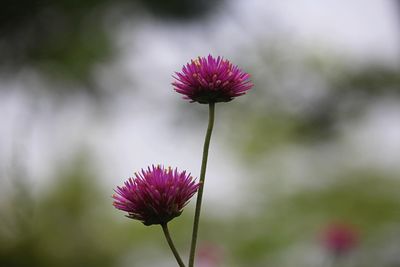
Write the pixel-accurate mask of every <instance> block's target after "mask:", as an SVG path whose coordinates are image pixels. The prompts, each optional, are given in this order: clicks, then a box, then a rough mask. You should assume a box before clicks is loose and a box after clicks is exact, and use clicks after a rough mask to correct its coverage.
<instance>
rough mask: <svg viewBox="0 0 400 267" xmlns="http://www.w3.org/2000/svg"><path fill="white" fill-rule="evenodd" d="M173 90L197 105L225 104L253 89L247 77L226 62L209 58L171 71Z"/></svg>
mask: <svg viewBox="0 0 400 267" xmlns="http://www.w3.org/2000/svg"><path fill="white" fill-rule="evenodd" d="M175 74H176V76H173V78H174V79H175V81H174V82H173V83H172V85H173V87H174V90H175V91H176V92H178V93H180V94H182V95H184V97H183V98H184V99H188V100H191V102H199V103H201V104H208V103H217V102H229V101H231V100H232V99H234V98H235V97H237V96H241V95H244V94H245V93H246V92H247V91H248V90H250V89H251V87H253V83H252V82H251V81H250V74H248V73H246V72H243V71H242V70H241V69H239V67H238V66H234V65H233V64H232V63H231V62H229V61H228V60H226V59H224V58H222V57H217V58H214V57H213V56H211V55H208V57H207V58H205V57H198V58H196V59H194V60H191V62H189V63H187V64H186V65H185V66H183V67H182V71H181V72H175Z"/></svg>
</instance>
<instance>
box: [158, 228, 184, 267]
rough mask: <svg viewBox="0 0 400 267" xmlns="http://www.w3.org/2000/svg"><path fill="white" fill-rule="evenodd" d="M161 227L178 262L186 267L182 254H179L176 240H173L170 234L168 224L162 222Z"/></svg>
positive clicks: (182, 266) (180, 265)
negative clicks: (175, 243)
mask: <svg viewBox="0 0 400 267" xmlns="http://www.w3.org/2000/svg"><path fill="white" fill-rule="evenodd" d="M161 227H162V229H163V232H164V235H165V238H166V239H167V242H168V245H169V247H170V248H171V251H172V253H173V254H174V256H175V259H176V261H177V262H178V265H179V267H185V264H184V263H183V261H182V259H181V256H179V253H178V250H176V247H175V245H174V242H173V241H172V238H171V235H170V234H169V230H168V225H167V224H166V223H164V224H161Z"/></svg>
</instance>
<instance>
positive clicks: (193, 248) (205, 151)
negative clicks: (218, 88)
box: [189, 103, 215, 267]
mask: <svg viewBox="0 0 400 267" xmlns="http://www.w3.org/2000/svg"><path fill="white" fill-rule="evenodd" d="M214 113H215V103H210V105H209V116H208V127H207V133H206V137H205V140H204V147H203V159H202V161H201V171H200V181H199V183H200V186H199V191H198V192H197V201H196V211H195V214H194V222H193V233H192V243H191V247H190V256H189V267H193V266H194V257H195V254H196V243H197V233H198V230H199V220H200V210H201V201H202V199H203V188H204V180H205V178H206V168H207V159H208V148H209V146H210V139H211V133H212V130H213V126H214Z"/></svg>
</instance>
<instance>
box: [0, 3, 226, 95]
mask: <svg viewBox="0 0 400 267" xmlns="http://www.w3.org/2000/svg"><path fill="white" fill-rule="evenodd" d="M218 2H220V0H218V1H210V0H201V1H189V0H165V1H164V0H85V1H69V0H58V1H52V0H32V1H28V0H5V1H2V5H1V6H2V7H1V9H0V18H1V19H0V71H1V72H2V73H8V74H11V73H13V72H15V70H18V69H19V68H22V67H25V66H31V67H34V68H35V69H38V70H40V71H41V72H42V73H44V74H47V76H48V77H51V78H52V79H61V80H63V79H67V80H73V81H81V82H90V80H91V71H92V68H93V66H95V65H96V64H98V63H101V62H104V61H106V60H110V59H111V58H112V57H111V56H112V55H113V53H115V51H114V49H113V40H112V39H111V38H112V37H111V36H110V33H111V32H112V30H113V29H114V27H115V26H116V25H117V24H118V23H120V22H122V21H124V19H126V18H128V17H129V18H131V19H134V18H138V19H140V18H141V17H143V13H145V11H148V12H149V13H152V14H154V15H155V16H157V17H158V18H159V19H163V20H166V19H168V20H191V19H194V18H198V17H202V16H204V15H206V14H207V12H209V11H210V10H211V9H212V8H214V7H215V5H216V4H218ZM113 12H114V13H115V14H118V15H113V19H111V18H110V13H113ZM107 18H108V19H107ZM113 24H115V25H113ZM56 88H58V87H56ZM90 89H92V90H95V89H96V88H90Z"/></svg>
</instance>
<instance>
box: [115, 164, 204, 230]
mask: <svg viewBox="0 0 400 267" xmlns="http://www.w3.org/2000/svg"><path fill="white" fill-rule="evenodd" d="M198 187H199V184H198V183H196V181H195V180H194V179H193V178H192V177H191V176H190V173H189V174H186V171H183V172H178V170H177V169H174V170H173V169H171V168H168V169H164V167H163V166H160V165H158V166H157V167H155V166H154V165H153V166H152V167H151V168H150V167H148V168H147V170H143V169H142V171H141V172H140V173H135V177H134V178H129V179H128V180H127V181H126V182H125V184H124V186H121V187H119V186H118V187H117V189H116V190H115V193H116V194H114V195H113V199H114V203H113V205H114V207H115V208H117V209H119V210H122V211H126V212H128V215H127V217H129V218H132V219H136V220H139V221H141V222H142V223H143V224H145V225H152V224H166V223H167V222H169V221H170V220H172V219H173V218H175V217H177V216H179V215H180V214H181V213H182V209H183V207H185V206H186V204H187V203H188V202H189V199H190V198H191V197H192V196H193V195H194V194H195V193H196V192H197V189H198Z"/></svg>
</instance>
